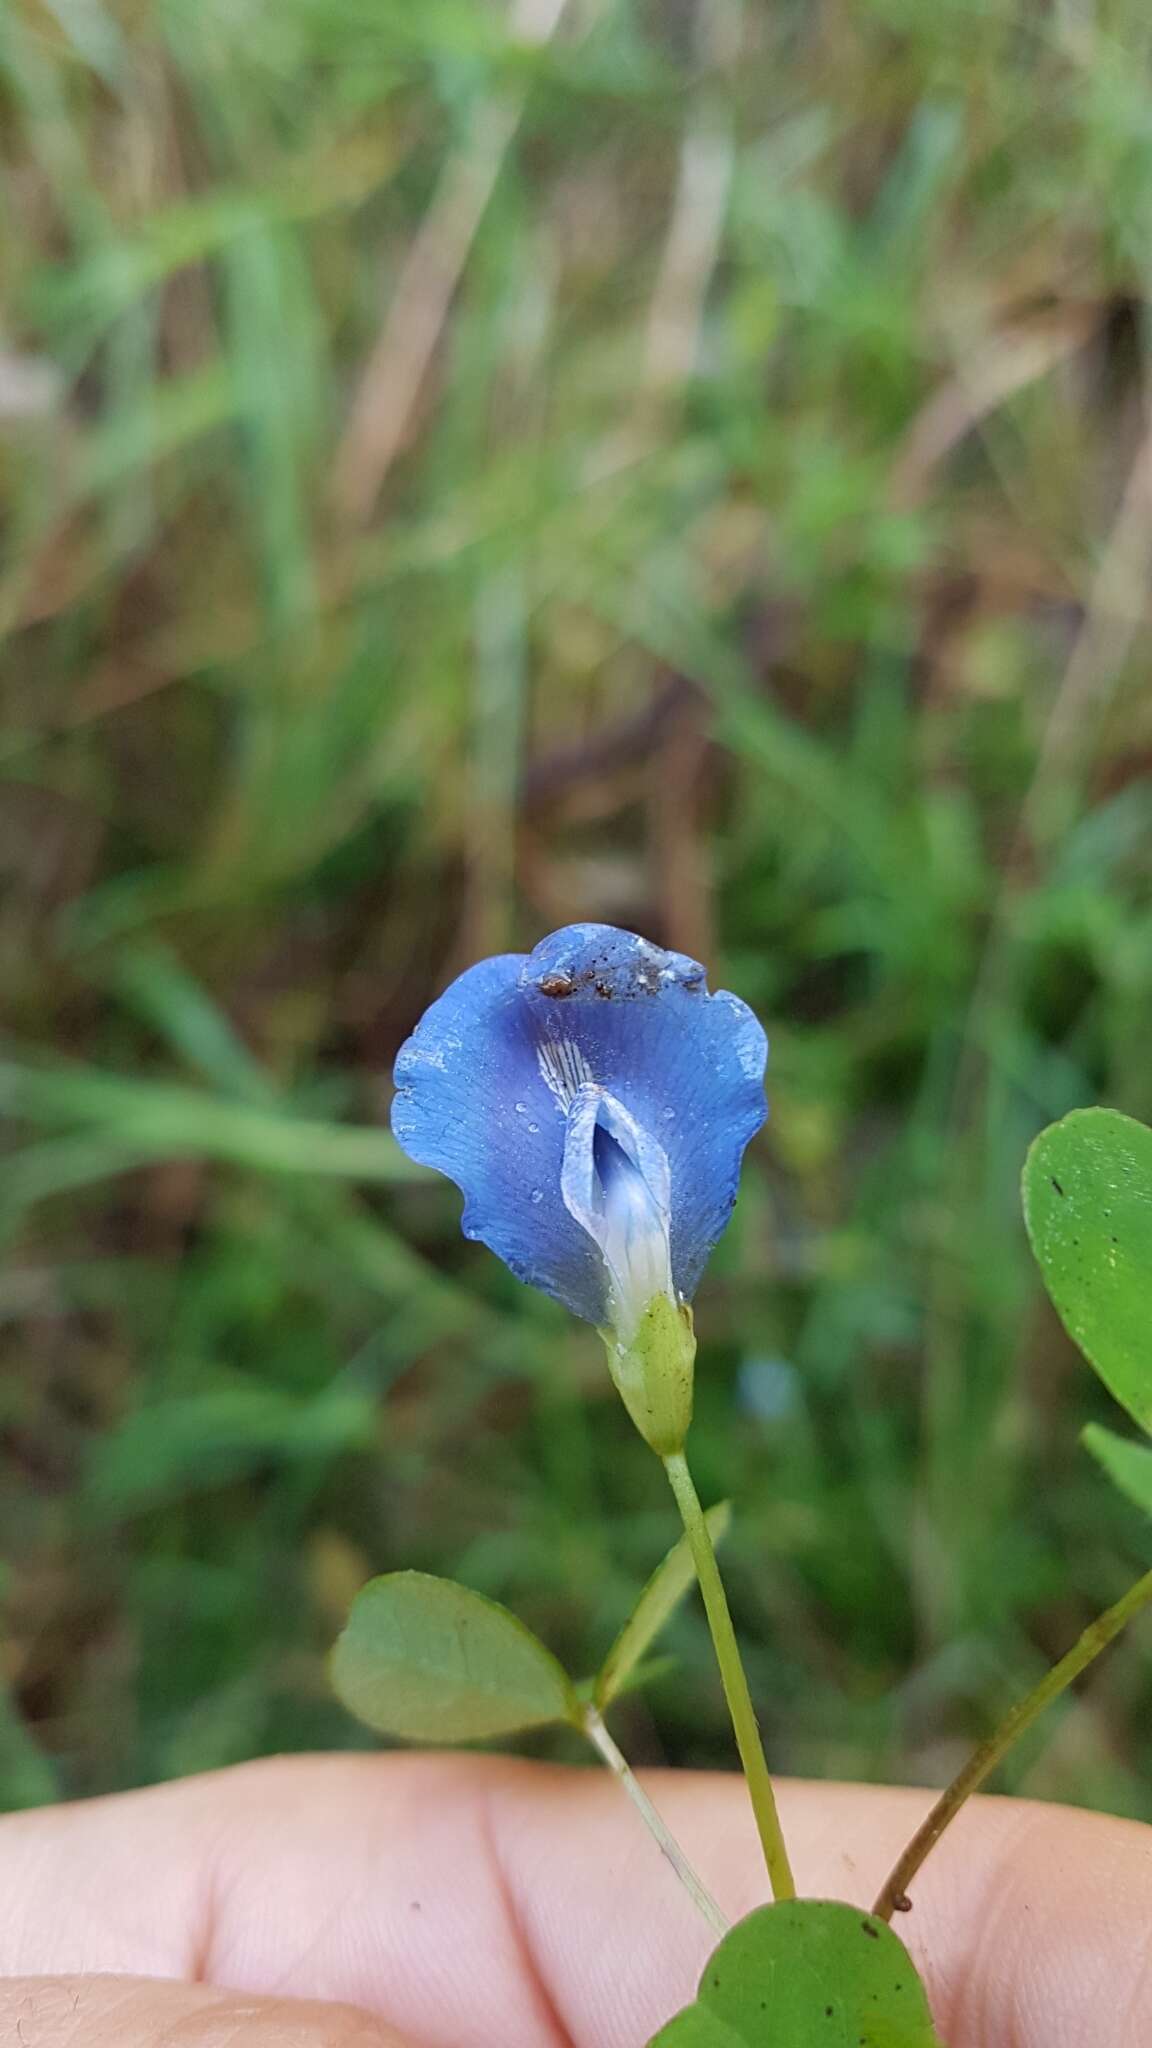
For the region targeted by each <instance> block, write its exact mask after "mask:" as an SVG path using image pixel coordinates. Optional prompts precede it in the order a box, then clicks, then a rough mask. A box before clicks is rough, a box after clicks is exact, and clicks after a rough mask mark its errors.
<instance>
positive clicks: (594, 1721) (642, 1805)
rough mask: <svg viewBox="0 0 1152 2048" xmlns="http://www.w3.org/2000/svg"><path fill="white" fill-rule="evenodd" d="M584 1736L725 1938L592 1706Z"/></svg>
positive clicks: (720, 1918) (712, 1905) (707, 1896)
mask: <svg viewBox="0 0 1152 2048" xmlns="http://www.w3.org/2000/svg"><path fill="white" fill-rule="evenodd" d="M584 1733H585V1735H586V1736H587V1737H588V1740H589V1742H590V1743H592V1745H593V1747H594V1748H595V1749H596V1750H597V1751H598V1752H599V1754H600V1755H601V1756H602V1757H603V1759H604V1762H605V1763H606V1764H607V1766H608V1768H609V1770H610V1771H611V1772H612V1774H613V1776H614V1777H616V1778H617V1779H618V1780H619V1782H620V1784H621V1785H622V1786H623V1787H624V1790H625V1792H626V1793H627V1794H628V1797H629V1799H630V1800H631V1801H632V1804H633V1806H634V1807H635V1808H636V1811H637V1813H638V1814H639V1815H640V1818H641V1820H642V1821H643V1823H644V1825H645V1827H646V1828H647V1830H648V1832H649V1834H650V1835H651V1836H652V1837H653V1839H654V1840H655V1842H656V1843H657V1845H658V1847H659V1849H660V1851H661V1853H662V1854H663V1855H664V1856H666V1857H667V1859H668V1861H669V1863H670V1864H671V1865H672V1868H673V1870H674V1871H675V1872H676V1875H677V1877H678V1878H679V1879H680V1882H681V1884H682V1885H683V1887H684V1889H685V1891H686V1892H687V1894H688V1896H689V1898H690V1899H691V1900H692V1903H693V1905H695V1906H698V1907H699V1909H700V1911H701V1913H703V1915H704V1918H705V1919H706V1920H707V1922H708V1925H709V1926H710V1927H711V1928H712V1930H713V1932H714V1933H715V1934H727V1932H728V1928H729V1924H730V1923H729V1922H728V1921H727V1920H726V1919H725V1917H724V1915H723V1913H722V1912H721V1911H720V1908H719V1906H718V1905H717V1904H716V1901H715V1899H714V1898H713V1897H712V1894H711V1892H710V1891H709V1890H708V1889H707V1887H706V1886H705V1885H704V1884H702V1883H701V1881H700V1879H699V1878H698V1877H697V1875H696V1872H695V1871H694V1870H693V1868H692V1865H691V1864H690V1863H689V1861H688V1858H687V1857H686V1856H685V1854H684V1851H683V1849H682V1848H681V1847H680V1844H679V1842H678V1841H677V1840H676V1837H675V1836H674V1835H673V1834H671V1833H670V1832H669V1830H668V1828H667V1827H666V1826H665V1824H664V1822H663V1821H662V1820H661V1818H660V1815H659V1814H658V1813H657V1811H656V1808H655V1807H654V1806H653V1804H652V1801H651V1800H650V1799H649V1797H648V1794H647V1793H646V1791H645V1790H644V1787H643V1785H641V1784H640V1782H639V1780H638V1779H637V1777H636V1776H635V1774H634V1772H633V1770H632V1766H631V1764H630V1763H629V1762H628V1759H627V1757H625V1756H623V1755H622V1754H621V1752H620V1751H619V1749H617V1747H616V1744H615V1743H614V1742H613V1740H612V1737H611V1736H610V1735H609V1733H608V1730H607V1728H606V1727H605V1726H604V1723H603V1721H602V1720H601V1718H600V1715H599V1714H598V1713H597V1711H596V1709H595V1707H593V1706H589V1707H587V1708H586V1709H585V1712H584Z"/></svg>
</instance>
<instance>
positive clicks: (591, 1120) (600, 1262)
mask: <svg viewBox="0 0 1152 2048" xmlns="http://www.w3.org/2000/svg"><path fill="white" fill-rule="evenodd" d="M767 1051H768V1048H767V1041H766V1040H765V1037H764V1033H763V1031H762V1030H761V1028H760V1025H759V1024H758V1023H757V1021H756V1018H755V1017H754V1016H753V1014H752V1012H751V1010H750V1009H749V1008H748V1007H747V1004H745V1003H742V1002H741V1001H740V1000H739V998H738V997H737V996H734V995H729V994H728V993H727V992H726V991H723V990H720V991H718V992H717V993H716V994H714V995H710V994H709V992H708V988H707V984H706V981H705V976H704V969H703V968H702V967H701V966H700V965H699V963H698V962H697V961H695V960H689V959H687V958H686V957H685V955H684V954H682V953H666V952H663V951H661V949H660V948H659V947H658V946H653V945H650V944H649V942H648V941H647V940H646V939H642V938H639V937H638V936H637V934H636V933H635V932H625V931H618V930H616V929H615V928H614V927H613V926H612V925H602V924H574V925H568V926H566V927H565V929H564V930H563V931H558V932H553V934H552V936H551V937H550V938H547V939H544V940H542V941H541V943H540V945H538V946H537V947H536V949H535V951H534V952H532V953H529V954H527V955H525V954H522V953H505V954H501V955H499V956H498V957H497V958H495V959H492V960H482V961H481V962H480V963H479V965H478V966H476V967H471V968H469V969H468V971H467V973H465V974H462V975H461V976H460V978H459V980H457V981H454V982H453V983H452V986H451V987H450V988H449V989H447V990H446V991H445V993H444V994H443V995H442V996H441V997H440V998H439V1000H438V1001H437V1002H435V1003H433V1005H432V1007H431V1009H430V1010H428V1011H427V1013H426V1014H425V1016H424V1017H423V1018H422V1019H421V1021H420V1023H419V1024H418V1025H417V1027H416V1030H415V1031H414V1032H413V1034H412V1036H411V1038H410V1039H408V1041H407V1043H406V1044H405V1045H404V1046H403V1047H402V1049H401V1051H400V1054H399V1057H398V1059H397V1061H396V1086H397V1094H396V1100H395V1103H394V1105H393V1110H392V1128H393V1130H394V1132H395V1134H396V1137H397V1139H398V1141H399V1143H400V1144H401V1145H402V1146H403V1148H404V1150H405V1151H406V1152H407V1153H408V1154H409V1156H410V1157H411V1158H413V1159H415V1160H418V1161H419V1162H420V1163H421V1164H422V1165H424V1166H434V1167H437V1168H438V1169H439V1171H440V1172H441V1173H445V1174H447V1175H448V1176H449V1178H450V1179H451V1180H454V1181H455V1182H456V1184H457V1186H458V1187H459V1188H460V1189H461V1190H462V1192H463V1194H464V1197H465V1206H464V1217H463V1228H464V1232H465V1235H466V1236H468V1237H474V1238H479V1239H481V1241H482V1242H483V1243H484V1244H486V1245H488V1246H489V1247H490V1248H491V1250H492V1251H494V1252H496V1253H497V1254H498V1255H499V1257H500V1258H502V1259H503V1260H504V1261H505V1263H506V1264H507V1265H508V1266H510V1267H511V1268H512V1271H513V1272H514V1273H515V1274H517V1275H518V1277H519V1278H520V1279H521V1280H526V1281H528V1282H529V1283H530V1285H532V1286H533V1287H539V1288H542V1289H543V1290H544V1292H545V1293H546V1294H550V1295H552V1296H553V1297H554V1298H555V1299H556V1300H557V1301H560V1302H563V1303H564V1305H565V1306H566V1307H567V1308H569V1309H572V1310H573V1311H574V1312H575V1313H576V1314H577V1315H578V1316H583V1317H585V1318H586V1320H587V1321H588V1322H590V1323H595V1324H597V1325H598V1326H599V1327H600V1328H601V1329H602V1330H603V1331H604V1332H605V1335H606V1337H610V1338H611V1340H612V1341H611V1343H610V1356H611V1354H612V1349H613V1347H614V1348H615V1350H616V1352H617V1353H618V1354H619V1355H621V1356H622V1355H623V1354H624V1352H626V1351H627V1350H628V1349H629V1347H633V1346H635V1345H636V1344H637V1342H638V1333H639V1332H640V1330H641V1325H642V1324H643V1322H644V1318H645V1316H646V1314H647V1313H648V1311H649V1310H650V1308H651V1305H652V1304H653V1302H665V1303H669V1302H670V1303H672V1304H674V1305H675V1307H676V1310H677V1311H678V1312H680V1313H682V1314H683V1315H685V1317H686V1311H685V1310H684V1305H685V1304H686V1303H688V1302H689V1301H690V1300H691V1298H692V1296H693V1294H694V1293H695V1291H696V1286H697V1283H698V1282H699V1279H700V1275H701V1273H702V1272H703V1270H704V1265H705V1262H706V1261H707V1258H708V1254H709V1253H710V1251H711V1250H712V1247H713V1245H714V1244H715V1242H716V1240H717V1238H718V1237H719V1235H720V1233H721V1231H722V1230H723V1229H724V1226H725V1224H726V1223H727V1221H728V1218H729V1216H730V1214H731V1211H732V1204H733V1202H734V1200H735V1198H736V1186H737V1181H738V1178H739V1173H740V1162H741V1158H742V1156H743V1152H744V1148H745V1146H746V1145H747V1143H748V1140H749V1139H750V1138H751V1137H752V1136H753V1134H754V1133H755V1132H756V1131H757V1130H759V1128H760V1125H761V1124H762V1123H763V1121H764V1117H765V1115H766V1103H765V1099H764V1065H765V1060H766V1058H767ZM686 1321H687V1327H688V1330H689V1332H690V1328H691V1322H690V1318H687V1317H686ZM622 1391H623V1389H622ZM626 1398H627V1397H626ZM689 1398H690V1396H689Z"/></svg>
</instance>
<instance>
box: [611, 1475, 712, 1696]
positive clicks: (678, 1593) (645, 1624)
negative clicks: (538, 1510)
mask: <svg viewBox="0 0 1152 2048" xmlns="http://www.w3.org/2000/svg"><path fill="white" fill-rule="evenodd" d="M704 1519H705V1521H706V1522H707V1524H708V1527H709V1529H710V1531H711V1534H712V1541H713V1543H715V1544H717V1545H718V1544H720V1543H721V1542H722V1541H723V1539H724V1537H725V1536H726V1535H727V1533H728V1528H729V1525H730V1523H731V1520H732V1509H731V1507H730V1505H729V1503H728V1502H727V1501H726V1500H722V1501H719V1502H718V1503H717V1505H716V1506H715V1507H713V1508H709V1510H708V1513H707V1514H706V1515H705V1517H704ZM695 1579H696V1567H695V1565H694V1564H693V1562H692V1552H691V1550H690V1548H689V1545H688V1538H687V1536H681V1538H680V1541H679V1542H678V1543H674V1544H673V1546H672V1548H671V1550H670V1551H669V1552H668V1555H667V1557H666V1558H665V1559H664V1562H663V1564H660V1565H658V1566H657V1567H656V1570H655V1571H654V1572H653V1574H652V1577H651V1578H650V1579H649V1581H648V1584H647V1585H646V1586H645V1588H644V1591H643V1592H642V1593H641V1595H640V1598H639V1600H638V1601H637V1602H636V1605H635V1607H634V1608H633V1610H632V1613H631V1615H630V1616H629V1618H628V1620H627V1621H626V1622H625V1624H624V1626H623V1628H622V1629H621V1631H620V1633H619V1635H618V1636H617V1638H616V1641H615V1642H614V1643H613V1645H612V1648H611V1649H610V1650H609V1652H608V1655H607V1656H606V1657H605V1659H604V1662H603V1664H602V1665H601V1666H600V1670H599V1672H598V1674H597V1677H596V1684H595V1691H594V1697H595V1701H596V1705H597V1706H598V1707H599V1708H600V1710H601V1711H603V1709H604V1708H605V1707H607V1706H608V1705H609V1704H610V1703H611V1701H612V1700H614V1699H617V1698H618V1697H619V1695H620V1694H621V1693H622V1692H627V1691H629V1690H630V1689H631V1683H632V1679H633V1677H634V1676H635V1673H636V1667H637V1665H639V1664H640V1663H641V1662H642V1660H643V1658H644V1657H645V1656H646V1655H647V1653H648V1651H649V1649H650V1648H651V1646H652V1644H653V1643H654V1642H655V1640H656V1637H657V1636H658V1635H659V1633H660V1631H661V1629H662V1628H663V1627H664V1626H665V1624H666V1622H668V1621H670V1620H671V1617H672V1615H673V1614H674V1613H675V1611H676V1609H677V1607H678V1606H679V1605H680V1602H681V1600H682V1599H683V1598H684V1595H685V1593H686V1592H687V1591H688V1588H689V1587H690V1586H691V1585H693V1584H694V1583H695Z"/></svg>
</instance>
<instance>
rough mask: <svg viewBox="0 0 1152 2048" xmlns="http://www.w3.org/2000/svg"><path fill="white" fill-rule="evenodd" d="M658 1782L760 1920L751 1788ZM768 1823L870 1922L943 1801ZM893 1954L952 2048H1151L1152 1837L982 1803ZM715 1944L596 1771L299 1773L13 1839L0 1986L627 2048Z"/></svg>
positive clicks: (838, 1800)
mask: <svg viewBox="0 0 1152 2048" xmlns="http://www.w3.org/2000/svg"><path fill="white" fill-rule="evenodd" d="M646 1783H647V1785H648V1789H649V1791H650V1792H651V1794H652V1796H653V1797H654V1799H655V1800H656V1803H657V1805H658V1806H659V1807H660V1808H661V1810H662V1812H663V1813H664V1815H665V1818H666V1819H667V1821H668V1822H669V1824H670V1825H671V1827H672V1829H673V1832H674V1833H675V1834H676V1835H677V1836H678V1838H679V1839H680V1841H681V1842H682V1843H683V1845H684V1848H685V1849H686V1851H687V1853H688V1855H689V1857H690V1858H691V1860H692V1861H693V1863H694V1864H695V1865H696V1867H697V1869H698V1870H699V1872H700V1874H701V1876H702V1877H703V1879H704V1880H705V1882H706V1883H707V1884H708V1885H709V1886H710V1888H711V1889H712V1890H713V1892H714V1893H715V1894H716V1896H717V1897H718V1899H719V1900H720V1902H721V1904H722V1906H723V1907H724V1909H725V1911H726V1912H727V1913H728V1914H729V1915H730V1917H732V1918H736V1917H737V1916H738V1915H739V1914H741V1913H743V1912H745V1911H747V1910H748V1909H749V1908H750V1907H751V1906H752V1905H754V1904H755V1903H757V1902H758V1901H759V1900H761V1899H762V1898H763V1897H764V1895H765V1887H764V1877H763V1871H762V1867H761V1865H760V1862H759V1856H758V1849H757V1843H756V1836H755V1830H754V1828H753V1826H752V1822H751V1816H750V1814H749V1810H748V1805H747V1796H746V1793H745V1790H744V1787H743V1785H742V1783H741V1782H740V1781H739V1780H737V1779H730V1778H727V1777H723V1776H719V1775H710V1774H696V1773H655V1774H652V1775H651V1776H650V1777H649V1778H647V1780H646ZM780 1801H781V1809H782V1814H783V1819H784V1825H785V1829H786V1832H787V1834H788V1838H789V1843H790V1847H791V1850H792V1855H793V1860H794V1863H795V1866H796V1871H797V1877H798V1880H799V1882H800V1886H801V1889H802V1890H803V1891H805V1892H808V1893H811V1894H815V1895H823V1896H831V1897H840V1898H847V1899H850V1900H854V1901H858V1902H859V1903H861V1904H864V1903H867V1901H868V1900H869V1899H870V1898H871V1897H872V1895H873V1894H874V1893H875V1891H876V1889H877V1887H878V1885H879V1883H880V1880H881V1878H882V1877H883V1875H884V1873H885V1871H886V1870H887V1869H888V1867H889V1866H890V1864H891V1863H892V1862H893V1861H894V1860H895V1856H896V1854H897V1852H898V1850H899V1848H900V1847H901V1846H902V1845H903V1843H904V1841H905V1840H906V1839H907V1838H908V1836H909V1835H910V1834H911V1833H912V1832H913V1831H914V1829H915V1827H916V1825H917V1823H918V1822H919V1820H920V1819H921V1818H922V1817H923V1814H924V1812H925V1810H926V1807H927V1805H928V1804H929V1802H930V1795H928V1794H924V1793H919V1792H912V1791H888V1790H882V1789H880V1788H873V1787H850V1786H849V1787H846V1786H833V1785H823V1784H810V1785H802V1784H787V1783H785V1784H784V1785H782V1786H781V1787H780ZM900 1932H901V1934H902V1935H903V1936H904V1938H905V1939H906V1940H907V1941H908V1942H909V1945H910V1947H911V1948H912V1949H913V1951H914V1953H915V1954H916V1956H917V1959H918V1960H919V1961H920V1963H921V1965H922V1967H923V1968H924V1970H925V1974H926V1978H927V1981H928V1985H929V1989H930V1994H931V1997H932V2001H933V2006H934V2010H935V2012H936V2015H937V2020H938V2024H939V2026H940V2028H941V2031H942V2032H943V2034H944V2036H945V2038H946V2039H947V2040H948V2041H949V2043H950V2048H977V2044H979V2048H992V2044H995V2048H1000V2044H1004V2048H1146V2044H1147V2041H1148V2038H1149V2024H1150V2023H1149V2014H1150V2013H1152V1963H1150V1949H1152V1833H1150V1831H1149V1830H1146V1829H1144V1828H1141V1827H1139V1826H1137V1825H1135V1824H1133V1823H1130V1822H1124V1821H1115V1820H1106V1819H1103V1818H1100V1817H1097V1816H1093V1815H1089V1814H1084V1813H1078V1812H1073V1811H1067V1810H1062V1809H1057V1808H1050V1807H1043V1806H1036V1805H1032V1804H1030V1803H1028V1802H1024V1801H1014V1800H1000V1799H990V1800H980V1801H976V1802H973V1803H972V1805H971V1806H970V1807H969V1808H968V1809H966V1811H965V1813H964V1814H963V1815H962V1816H961V1818H960V1820H959V1821H958V1822H957V1823H956V1825H955V1827H954V1828H953V1829H952V1830H951V1831H950V1833H949V1835H948V1836H947V1837H946V1838H945V1840H944V1841H943V1843H942V1844H941V1845H940V1847H939V1848H938V1850H937V1851H936V1853H935V1854H934V1856H933V1857H932V1858H931V1859H930V1860H929V1863H928V1864H927V1865H926V1867H925V1869H924V1870H923V1872H922V1873H921V1874H920V1876H919V1878H918V1879H917V1883H916V1888H915V1910H914V1911H913V1913H912V1914H911V1915H909V1916H908V1917H907V1919H906V1920H905V1921H902V1922H901V1924H900ZM710 1939H711V1937H710V1934H709V1930H708V1928H707V1927H706V1926H705V1924H704V1923H703V1921H702V1920H700V1919H699V1918H698V1916H697V1915H696V1913H695V1910H694V1908H693V1907H692V1906H691V1904H690V1903H689V1901H688V1899H687V1898H686V1896H685V1895H684V1893H683V1892H682V1891H681V1890H680V1888H679V1886H678V1885H677V1883H676V1881H675V1879H674V1877H673V1875H672V1873H671V1871H670V1870H669V1868H668V1866H667V1865H666V1864H665V1863H664V1862H663V1860H662V1859H661V1858H660V1856H659V1855H658V1853H657V1852H656V1850H655V1848H654V1846H653V1844H652V1843H651V1841H650V1840H649V1838H648V1837H647V1836H646V1835H645V1834H644V1833H643V1831H642V1830H641V1829H640V1828H639V1825H638V1823H637V1821H636V1818H635V1816H634V1815H633V1814H632V1813H631V1811H630V1810H629V1808H628V1807H627V1805H626V1804H625V1803H624V1801H623V1798H622V1796H621V1794H620V1793H619V1791H618V1788H617V1787H616V1786H615V1784H614V1783H613V1782H612V1781H611V1780H610V1779H609V1778H607V1777H604V1778H600V1777H598V1776H597V1775H595V1774H594V1773H593V1772H591V1771H587V1770H585V1771H571V1770H558V1769H549V1768H545V1767H543V1766H536V1765H524V1764H516V1763H512V1762H507V1761H503V1760H500V1759H495V1758H481V1757H407V1756H375V1757H373V1756H352V1757H331V1758H311V1759H296V1760H291V1759H288V1760H278V1761H273V1762H268V1763H264V1764H259V1765H250V1766H245V1767H244V1768H242V1769H240V1770H236V1771H232V1772H227V1773H222V1774H219V1775H217V1776H213V1777H207V1778H202V1779H198V1780H192V1781H189V1782H186V1783H184V1784H180V1785H171V1786H164V1787H160V1788H157V1789H155V1790H151V1791H148V1792H142V1793H134V1794H129V1795H125V1796H123V1797H120V1798H116V1799H112V1800H102V1801H96V1802H93V1803H91V1804H90V1805H87V1806H78V1807H72V1808H61V1809H49V1810H47V1811H44V1812H42V1813H38V1814H30V1815H18V1816H13V1817H11V1818H10V1819H8V1820H7V1821H5V1822H3V1823H2V1824H0V1969H7V1970H10V1971H16V1970H20V1971H28V1970H45V1969H47V1970H53V1971H65V1970H91V1969H114V1970H126V1971H133V1972H140V1971H147V1972H152V1973H155V1974H161V1975H170V1976H187V1977H194V1978H195V1977H198V1978H203V1979H206V1980H208V1981H211V1982H214V1983H217V1984H222V1985H228V1986H231V1987H233V1988H235V1989H238V1990H243V1991H249V1992H253V1993H262V1994H269V1995H294V1996H311V1997H318V1998H324V1999H331V2000H341V1999H342V2000H348V2001H351V2002H352V2003H353V2004H354V2005H357V2006H361V2007H364V2008H366V2009H368V2010H370V2011H372V2012H374V2013H377V2014H379V2015H380V2016H382V2017H383V2018H385V2019H386V2020H387V2021H388V2022H389V2023H390V2024H391V2025H393V2026H394V2027H396V2028H397V2029H398V2030H399V2031H400V2032H401V2033H402V2034H403V2033H407V2034H410V2035H411V2036H412V2037H413V2039H415V2040H417V2041H419V2042H420V2044H421V2048H495V2044H500V2048H505V2044H506V2043H508V2042H511V2041H515V2042H516V2044H517V2048H561V2044H575V2048H637V2044H638V2043H642V2042H643V2041H644V2040H646V2039H647V2038H648V2036H649V2035H650V2034H651V2032H652V2031H653V2030H654V2029H655V2028H656V2026H658V2024H659V2023H660V2022H661V2021H662V2020H663V2019H664V2018H666V2017H667V2015H668V2014H669V2013H670V2012H672V2011H674V2010H675V2009H676V2008H677V2007H678V2006H679V2005H681V2004H683V2003H684V2002H685V2000H686V1999H688V1998H689V1997H690V1996H691V1995H692V1993H693V1991H694V1989H695V1983H696V1978H697V1976H698V1974H699V1970H700V1968H701V1966H702V1964H703V1961H704V1959H705V1957H706V1954H707V1951H708V1947H709V1943H710Z"/></svg>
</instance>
